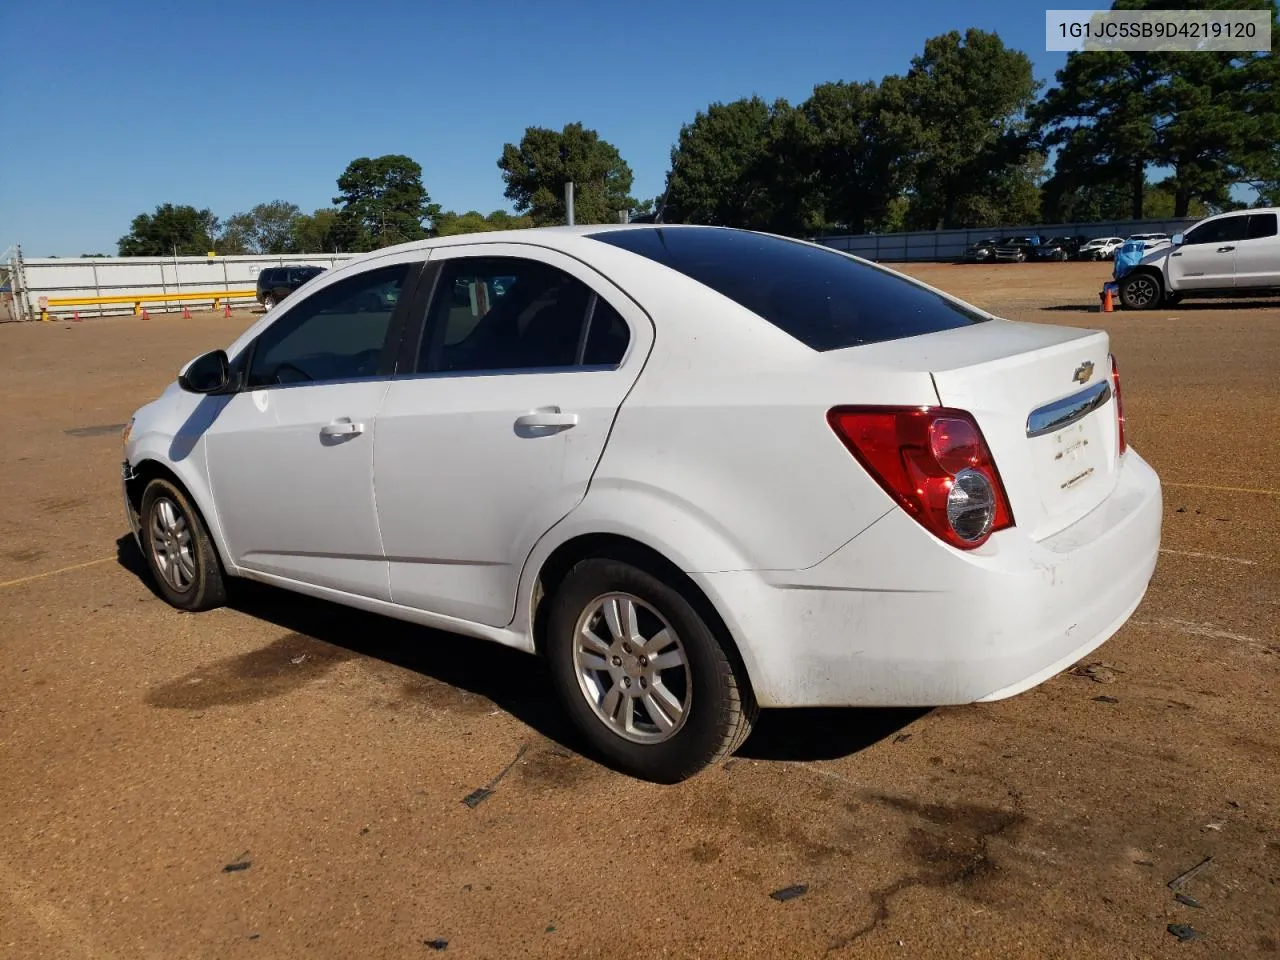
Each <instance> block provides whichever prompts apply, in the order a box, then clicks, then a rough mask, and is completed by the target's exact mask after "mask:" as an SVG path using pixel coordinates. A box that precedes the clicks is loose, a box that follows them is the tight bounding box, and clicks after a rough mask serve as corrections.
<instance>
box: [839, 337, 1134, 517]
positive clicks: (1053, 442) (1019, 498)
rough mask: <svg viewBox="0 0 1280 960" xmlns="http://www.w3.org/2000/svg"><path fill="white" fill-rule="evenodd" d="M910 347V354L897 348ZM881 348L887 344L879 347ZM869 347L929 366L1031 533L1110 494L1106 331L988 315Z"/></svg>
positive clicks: (1113, 427)
mask: <svg viewBox="0 0 1280 960" xmlns="http://www.w3.org/2000/svg"><path fill="white" fill-rule="evenodd" d="M907 344H910V345H911V346H912V349H911V351H910V352H908V351H906V350H904V349H903V348H904V347H905V346H906V345H907ZM887 346H888V345H887ZM892 346H894V347H896V348H897V349H896V350H892V351H890V350H884V351H878V350H875V347H874V346H869V347H862V348H859V352H863V351H867V353H865V354H864V356H862V357H859V360H860V361H863V360H865V361H871V362H872V364H874V365H879V364H878V363H877V358H876V357H874V356H872V355H871V353H872V352H875V353H882V356H881V357H880V358H878V359H879V360H880V361H881V362H882V363H883V364H884V365H885V366H889V367H892V368H894V369H898V370H907V369H912V370H917V369H918V370H921V371H928V372H929V373H930V374H931V375H932V377H933V382H934V387H935V389H936V390H937V394H938V399H939V401H940V402H941V403H942V405H943V406H947V407H955V408H958V409H961V410H966V411H968V412H969V413H970V414H972V415H973V417H974V419H976V420H977V422H978V425H979V427H980V428H981V429H982V433H983V436H984V437H985V438H986V441H987V445H988V446H989V447H990V448H991V454H992V456H993V457H994V458H995V463H996V468H997V469H998V470H999V471H1000V477H1001V479H1002V480H1003V482H1004V486H1005V490H1006V491H1007V493H1008V495H1009V502H1010V506H1011V508H1012V510H1013V518H1014V524H1015V525H1016V526H1017V527H1019V528H1020V529H1021V530H1022V531H1023V532H1024V533H1026V534H1027V535H1028V536H1029V537H1031V538H1032V539H1033V540H1042V539H1044V538H1046V537H1049V536H1052V535H1053V534H1055V533H1057V532H1058V531H1060V530H1062V529H1064V528H1065V527H1068V526H1070V525H1071V524H1072V523H1074V522H1076V521H1077V520H1079V519H1080V518H1081V517H1083V516H1084V515H1085V514H1086V513H1088V512H1089V511H1090V510H1092V509H1093V508H1094V507H1096V506H1097V505H1098V504H1099V503H1101V502H1102V501H1103V500H1105V499H1106V498H1107V496H1109V495H1110V493H1111V491H1112V490H1113V489H1114V487H1115V483H1116V471H1117V468H1118V459H1119V456H1118V455H1119V450H1118V444H1119V434H1118V426H1117V423H1116V408H1115V398H1114V397H1113V396H1112V392H1111V360H1110V337H1109V336H1108V335H1107V333H1106V332H1105V331H1101V330H1081V329H1076V328H1074V327H1061V326H1052V325H1049V324H1038V323H1016V322H1012V321H1008V320H1001V319H993V320H989V321H987V322H985V323H979V324H976V325H974V326H971V327H964V328H960V329H956V330H947V331H943V332H941V333H935V334H928V335H926V336H921V337H913V338H910V339H908V340H899V341H896V342H895V344H893V345H892Z"/></svg>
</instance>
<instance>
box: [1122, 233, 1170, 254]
mask: <svg viewBox="0 0 1280 960" xmlns="http://www.w3.org/2000/svg"><path fill="white" fill-rule="evenodd" d="M1126 239H1127V240H1140V241H1142V245H1143V247H1145V248H1146V249H1147V250H1152V249H1154V248H1156V247H1162V246H1164V245H1165V244H1167V243H1169V241H1170V238H1169V235H1168V234H1167V233H1135V234H1134V235H1133V236H1131V237H1128V238H1126Z"/></svg>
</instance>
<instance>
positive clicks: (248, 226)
mask: <svg viewBox="0 0 1280 960" xmlns="http://www.w3.org/2000/svg"><path fill="white" fill-rule="evenodd" d="M253 226H254V225H253V217H251V216H250V215H249V214H247V213H234V214H232V215H231V216H229V217H227V220H226V222H225V223H224V224H223V225H222V233H221V234H220V235H219V236H218V244H217V246H218V250H219V252H221V253H223V254H225V255H226V256H232V257H234V256H239V255H241V254H246V253H256V252H257V251H256V250H255V249H254V245H253Z"/></svg>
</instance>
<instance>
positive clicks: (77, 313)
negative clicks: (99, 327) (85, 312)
mask: <svg viewBox="0 0 1280 960" xmlns="http://www.w3.org/2000/svg"><path fill="white" fill-rule="evenodd" d="M71 320H72V322H73V323H79V322H80V311H79V310H77V311H76V315H75V316H74V317H72V318H71Z"/></svg>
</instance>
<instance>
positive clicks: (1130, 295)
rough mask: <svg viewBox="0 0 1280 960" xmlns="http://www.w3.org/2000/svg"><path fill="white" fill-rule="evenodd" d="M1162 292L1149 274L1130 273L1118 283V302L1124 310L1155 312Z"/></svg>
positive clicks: (1157, 282) (1158, 284)
mask: <svg viewBox="0 0 1280 960" xmlns="http://www.w3.org/2000/svg"><path fill="white" fill-rule="evenodd" d="M1162 297H1163V291H1162V290H1161V289H1160V281H1159V280H1158V279H1156V277H1154V276H1152V275H1151V274H1150V273H1131V274H1129V276H1127V277H1125V278H1124V279H1123V280H1121V281H1120V302H1121V303H1122V304H1123V305H1124V308H1125V309H1126V310H1155V309H1156V308H1157V307H1159V306H1160V301H1161V299H1162Z"/></svg>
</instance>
